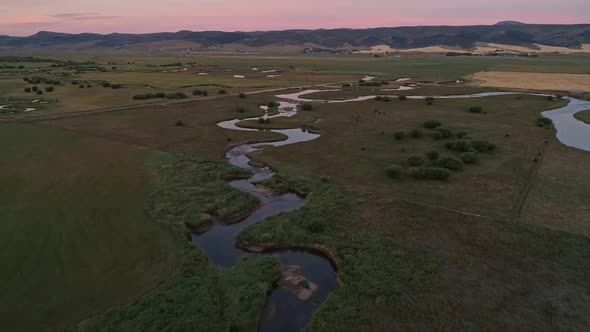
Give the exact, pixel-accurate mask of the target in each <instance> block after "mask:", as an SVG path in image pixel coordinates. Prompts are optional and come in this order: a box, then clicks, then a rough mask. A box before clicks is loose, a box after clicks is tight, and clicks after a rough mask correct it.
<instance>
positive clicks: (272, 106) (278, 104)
mask: <svg viewBox="0 0 590 332" xmlns="http://www.w3.org/2000/svg"><path fill="white" fill-rule="evenodd" d="M266 106H268V108H275V107H279V106H281V104H280V103H279V102H278V101H274V100H273V101H271V102H269V103H268V104H267V105H266Z"/></svg>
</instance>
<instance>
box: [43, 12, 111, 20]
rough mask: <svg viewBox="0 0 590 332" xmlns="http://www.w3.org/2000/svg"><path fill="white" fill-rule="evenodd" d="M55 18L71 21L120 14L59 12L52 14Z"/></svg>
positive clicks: (105, 17) (103, 18)
mask: <svg viewBox="0 0 590 332" xmlns="http://www.w3.org/2000/svg"><path fill="white" fill-rule="evenodd" d="M50 16H51V17H53V18H57V19H62V20H71V21H87V20H107V19H111V18H117V17H118V16H110V15H102V14H99V13H57V14H53V15H50Z"/></svg>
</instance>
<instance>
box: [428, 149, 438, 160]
mask: <svg viewBox="0 0 590 332" xmlns="http://www.w3.org/2000/svg"><path fill="white" fill-rule="evenodd" d="M426 157H428V159H430V160H438V158H439V157H440V154H439V153H438V151H436V150H432V151H430V152H428V153H427V154H426Z"/></svg>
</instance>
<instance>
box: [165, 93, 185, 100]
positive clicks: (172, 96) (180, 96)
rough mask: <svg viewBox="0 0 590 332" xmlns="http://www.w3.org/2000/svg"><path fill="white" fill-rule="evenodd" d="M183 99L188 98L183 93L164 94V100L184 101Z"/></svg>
mask: <svg viewBox="0 0 590 332" xmlns="http://www.w3.org/2000/svg"><path fill="white" fill-rule="evenodd" d="M184 98H188V96H187V95H186V93H184V92H173V93H168V94H166V99H184Z"/></svg>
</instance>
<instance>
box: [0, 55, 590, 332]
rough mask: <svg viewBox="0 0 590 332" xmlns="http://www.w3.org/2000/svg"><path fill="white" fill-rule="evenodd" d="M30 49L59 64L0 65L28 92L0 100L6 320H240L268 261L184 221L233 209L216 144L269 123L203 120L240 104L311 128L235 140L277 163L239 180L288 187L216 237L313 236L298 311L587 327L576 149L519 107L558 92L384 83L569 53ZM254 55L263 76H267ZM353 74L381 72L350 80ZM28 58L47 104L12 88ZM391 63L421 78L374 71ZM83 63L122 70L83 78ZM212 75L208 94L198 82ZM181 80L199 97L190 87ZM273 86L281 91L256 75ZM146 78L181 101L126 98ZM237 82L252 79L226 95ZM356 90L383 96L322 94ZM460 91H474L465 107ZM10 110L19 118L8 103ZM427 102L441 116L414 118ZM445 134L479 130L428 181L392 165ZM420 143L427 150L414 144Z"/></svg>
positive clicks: (276, 123)
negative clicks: (468, 158) (309, 297)
mask: <svg viewBox="0 0 590 332" xmlns="http://www.w3.org/2000/svg"><path fill="white" fill-rule="evenodd" d="M23 55H26V54H23ZM35 55H36V56H38V57H42V58H47V59H59V60H60V61H74V62H72V63H66V62H63V63H62V62H59V64H58V65H56V62H50V61H41V62H22V63H19V62H7V63H6V64H10V66H17V68H4V69H3V68H2V67H1V66H0V106H1V105H5V103H9V104H14V105H17V104H18V105H19V106H18V107H21V108H23V109H24V108H25V107H35V106H38V107H39V109H38V110H37V111H34V112H30V113H25V114H22V113H18V114H11V113H2V114H0V117H1V119H2V122H0V185H1V188H2V189H0V198H1V202H2V203H0V220H2V222H1V223H0V229H1V230H2V232H1V234H2V235H0V238H1V240H0V245H1V246H2V249H3V250H2V254H1V255H0V266H2V274H1V277H0V282H2V284H3V285H4V286H5V291H4V292H3V293H2V295H1V296H0V300H1V301H2V305H0V306H1V307H2V310H0V317H1V318H2V321H3V322H4V326H5V329H7V330H11V331H13V330H14V331H39V330H46V331H55V330H63V329H71V330H78V331H104V330H111V331H163V330H169V331H171V330H177V331H186V330H194V331H214V330H215V331H229V330H239V331H256V330H257V326H258V323H259V321H260V317H261V314H262V311H263V308H264V303H265V298H266V294H267V292H268V291H269V289H270V288H271V287H272V284H273V282H275V281H276V278H277V276H278V274H279V266H278V263H277V262H276V261H275V260H274V259H272V258H270V259H249V260H245V261H243V262H241V263H239V264H238V265H236V266H235V267H234V268H233V269H231V270H221V269H218V268H216V267H214V266H213V265H211V264H210V263H209V262H208V261H207V258H206V257H205V256H204V255H203V254H202V253H201V252H200V250H199V249H198V248H196V247H195V246H194V245H193V244H192V243H191V242H190V241H188V239H189V236H190V233H189V229H191V228H192V229H197V230H205V229H207V227H209V226H210V225H211V224H212V222H213V221H214V220H218V221H220V222H234V221H237V218H238V217H239V216H243V215H244V214H245V213H247V212H248V211H251V210H252V209H253V208H254V207H256V206H257V205H258V203H259V202H258V201H257V200H256V199H255V198H254V197H252V196H249V195H247V194H244V193H242V192H239V191H237V190H235V189H233V188H231V187H230V186H228V185H227V182H228V181H230V180H232V179H237V178H244V177H246V176H247V175H248V174H247V172H245V171H243V170H239V169H236V168H234V167H230V166H229V165H228V164H227V163H226V162H225V151H226V150H227V149H228V148H230V147H232V146H235V145H238V144H243V143H246V142H268V141H274V140H280V139H284V138H285V137H284V136H283V135H280V134H277V133H272V132H269V131H265V130H261V131H235V130H226V129H222V128H220V127H218V126H217V123H218V122H220V121H224V120H230V119H234V118H241V119H245V118H254V119H255V120H248V121H242V122H240V123H239V124H238V125H239V126H242V127H247V128H254V129H277V128H303V129H305V130H311V131H314V132H317V133H321V137H320V138H318V139H317V140H315V141H311V142H306V143H301V144H295V145H289V146H282V147H278V148H268V149H265V150H263V151H259V152H255V153H253V154H252V155H251V157H252V158H253V160H254V161H255V162H256V163H260V164H266V165H268V166H270V167H272V168H273V169H274V170H276V171H277V172H278V173H279V174H280V175H279V176H277V177H276V178H273V179H272V180H270V181H267V182H264V183H262V184H260V186H261V190H264V189H265V188H264V187H266V188H268V189H271V190H274V191H275V192H280V193H283V192H298V193H303V194H306V197H307V203H306V205H305V207H304V208H302V209H301V210H299V211H295V212H291V213H286V214H282V215H279V216H276V217H272V218H269V219H268V220H266V221H264V222H262V223H260V224H257V225H255V226H252V227H249V228H247V229H245V230H244V231H243V232H242V233H241V234H239V236H238V238H237V239H238V241H240V243H241V244H242V245H244V246H261V247H269V248H271V247H276V246H295V247H310V246H317V245H320V246H322V248H325V249H326V250H327V251H329V252H331V253H332V254H333V256H334V258H335V260H336V263H337V265H338V280H339V283H338V287H337V288H336V289H335V290H334V291H333V293H332V295H331V296H330V297H329V298H328V300H327V301H326V303H325V304H323V305H322V306H321V307H320V309H319V310H318V311H317V313H316V315H315V316H314V318H313V320H312V322H311V323H310V325H309V328H308V330H311V331H387V330H401V331H405V330H587V329H588V326H590V314H589V313H590V305H589V304H590V292H589V291H588V290H590V283H589V281H588V278H587V275H588V273H589V271H590V259H589V257H590V243H589V242H588V236H589V235H590V229H589V228H588V223H587V220H588V218H589V216H590V214H589V212H588V196H587V189H588V186H589V185H590V183H589V182H588V181H589V180H588V177H587V176H586V173H587V169H586V168H587V167H586V165H588V164H589V163H590V153H588V152H586V151H582V150H578V149H573V148H569V147H566V146H564V145H562V144H561V143H559V141H557V139H556V137H555V133H554V131H553V130H552V129H551V128H549V127H546V128H541V127H538V126H537V120H538V117H539V114H540V113H541V112H542V111H543V110H546V109H552V108H558V107H561V106H563V105H564V103H566V101H565V100H560V99H554V100H549V99H547V98H542V97H535V96H525V95H510V96H499V97H486V98H478V99H434V100H433V101H431V102H430V103H428V102H426V101H425V100H410V99H407V100H403V98H402V99H400V98H398V97H397V96H398V95H424V96H436V95H448V94H466V93H478V92H484V91H491V90H492V89H491V88H479V87H473V86H467V85H463V84H462V83H453V82H454V81H455V80H457V79H461V78H464V77H466V76H467V75H470V74H473V73H475V72H479V71H485V70H500V71H502V70H506V71H525V72H527V71H528V72H552V73H590V72H589V71H587V70H586V69H585V68H590V66H589V65H590V58H588V57H582V56H580V57H578V56H571V57H565V56H547V57H539V58H521V57H518V58H509V57H441V56H402V57H399V58H396V57H384V58H375V57H372V56H341V57H335V56H299V55H297V56H296V55H291V56H286V55H277V54H267V55H247V54H241V55H218V56H213V55H208V54H199V55H197V54H187V55H181V54H174V53H171V54H167V55H166V54H160V55H147V54H142V53H137V54H133V53H130V54H123V53H119V51H115V50H114V51H112V52H111V54H106V53H84V52H79V53H70V54H68V53H65V52H62V53H54V52H45V53H36V54H35ZM86 61H91V62H93V63H88V62H86ZM178 63H180V64H178ZM1 64H2V63H1V62H0V65H1ZM20 65H22V66H23V67H24V68H22V69H18V66H20ZM94 67H102V68H104V69H105V70H99V69H96V68H94ZM253 67H256V68H258V69H259V70H258V71H253V70H252V68H253ZM93 68H94V69H93ZM183 68H187V70H186V71H185V70H183ZM580 68H582V69H580ZM265 70H277V71H278V72H277V74H280V75H282V76H281V77H277V78H273V79H270V78H267V77H266V73H262V71H265ZM199 72H208V73H209V74H208V75H198V73H199ZM235 74H239V75H244V76H246V78H245V79H237V78H234V77H233V75H235ZM367 74H373V75H375V76H377V80H379V81H381V80H384V81H389V84H387V85H383V86H379V87H371V86H358V79H359V78H360V77H362V76H364V75H367ZM32 75H37V76H43V77H45V78H48V79H56V78H58V77H60V78H61V80H63V82H64V84H62V85H56V86H55V90H54V91H53V92H47V93H44V94H43V95H42V96H41V98H43V100H45V101H48V103H47V104H39V103H38V102H36V103H33V100H34V99H36V98H37V95H33V94H32V93H26V92H25V91H24V88H25V87H28V86H30V85H31V84H29V83H27V82H25V81H23V79H22V78H23V77H31V76H32ZM400 77H413V78H414V79H415V80H417V81H427V82H428V83H420V86H419V88H418V89H417V90H409V91H386V90H387V89H394V88H397V87H398V83H396V82H394V80H396V79H397V78H400ZM72 81H76V82H77V83H79V84H82V83H83V84H84V88H79V85H74V84H71V82H72ZM104 81H108V82H110V83H114V84H122V85H123V86H122V88H121V89H112V88H110V87H107V88H104V87H101V86H100V85H101V82H104ZM335 82H338V86H340V85H341V84H342V83H343V82H350V83H351V86H350V87H346V88H344V89H343V90H342V91H337V92H318V93H315V94H310V95H306V96H305V98H311V99H317V100H318V101H317V102H314V103H313V109H312V110H311V111H301V112H299V114H298V115H297V116H295V117H292V118H280V117H279V118H273V119H272V120H271V121H270V122H269V123H261V122H259V121H258V120H257V119H256V117H260V116H262V115H263V113H264V112H263V111H262V110H261V109H260V106H261V105H267V104H268V103H269V102H270V101H274V100H276V97H275V95H276V94H278V93H288V92H296V91H298V89H297V87H300V86H307V85H315V88H320V89H321V88H323V87H321V86H318V85H323V84H326V83H335ZM449 82H450V83H449ZM86 84H90V85H92V88H87V87H86ZM38 85H39V87H43V88H45V87H46V86H47V85H48V84H38ZM222 88H223V89H226V90H227V94H218V93H217V90H218V89H222ZM194 89H207V90H208V91H209V96H207V97H203V96H195V97H193V96H192V95H191V92H192V90H194ZM275 89H278V90H281V89H284V90H281V91H278V92H277V91H266V90H275ZM155 91H164V92H175V91H183V92H185V93H187V94H189V95H190V98H191V99H187V100H168V99H162V100H159V99H156V100H153V99H150V100H145V101H134V100H132V97H133V95H135V94H139V93H141V94H144V93H148V92H155ZM242 91H244V92H246V91H250V92H255V91H258V93H255V94H248V95H247V96H245V98H240V97H239V96H238V95H237V93H238V92H242ZM362 95H365V96H366V95H380V96H382V95H391V96H392V97H390V99H389V100H388V101H384V100H383V99H382V100H381V101H378V100H368V101H364V102H354V103H340V104H328V103H324V102H322V100H324V99H345V98H351V97H356V96H362ZM394 95H395V96H394ZM145 103H147V105H143V106H142V104H145ZM32 105H35V106H32ZM125 105H132V106H125ZM474 106H479V107H481V109H480V110H479V111H477V110H478V109H475V110H476V112H471V111H469V109H470V108H471V107H474ZM88 111H91V112H88ZM586 114H588V113H587V112H581V113H578V114H577V115H576V117H578V118H579V119H581V120H582V121H584V119H585V117H586ZM26 117H32V118H30V119H26ZM14 120H18V121H21V122H22V123H8V121H14ZM429 120H437V121H440V122H441V127H443V128H444V130H441V129H440V128H439V129H436V130H435V129H429V128H425V126H424V124H425V122H427V121H429ZM437 130H438V131H437ZM437 132H438V133H440V134H436V133H437ZM443 132H450V133H451V134H450V135H449V136H451V137H439V136H440V135H442V133H443ZM417 133H419V134H417ZM465 135H466V136H465ZM465 137H466V138H465ZM460 140H465V141H469V144H470V148H469V149H468V151H469V152H470V153H475V152H477V151H478V150H477V149H475V146H476V145H477V144H476V143H475V142H477V141H479V142H483V141H485V142H486V144H487V143H491V144H494V146H495V149H487V148H486V149H484V150H481V151H480V152H477V154H476V155H477V157H478V160H477V161H476V162H475V163H473V164H462V168H461V169H460V170H459V169H457V170H453V171H450V177H449V178H448V179H447V180H443V181H439V180H424V179H423V180H419V179H415V178H414V176H413V175H412V174H413V173H412V172H413V170H412V165H413V163H414V161H415V160H416V158H417V159H420V160H422V159H425V160H426V161H425V163H426V164H425V165H426V166H427V167H441V166H444V165H446V164H444V163H443V161H442V160H444V158H447V157H451V158H456V159H462V158H463V157H464V152H463V151H462V150H458V146H460V144H458V143H457V142H458V141H460ZM488 145H489V144H488ZM433 151H436V156H437V158H434V157H433V158H432V159H431V160H428V158H427V157H426V156H427V155H428V156H432V155H435V154H434V153H433ZM429 158H430V157H429ZM391 165H398V166H399V168H400V169H402V171H401V175H400V176H399V177H397V178H396V177H393V178H392V176H388V172H387V171H386V170H387V169H388V167H390V166H391ZM389 175H391V174H389Z"/></svg>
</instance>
